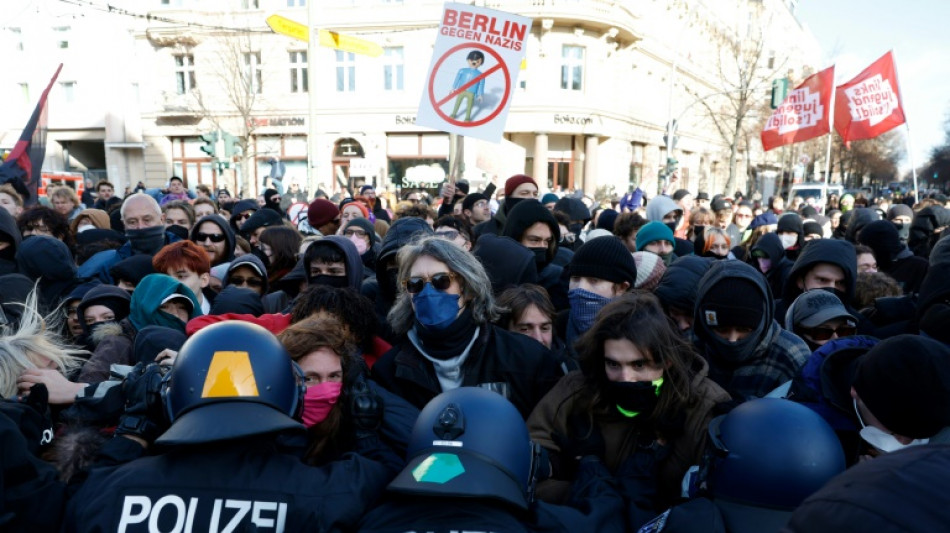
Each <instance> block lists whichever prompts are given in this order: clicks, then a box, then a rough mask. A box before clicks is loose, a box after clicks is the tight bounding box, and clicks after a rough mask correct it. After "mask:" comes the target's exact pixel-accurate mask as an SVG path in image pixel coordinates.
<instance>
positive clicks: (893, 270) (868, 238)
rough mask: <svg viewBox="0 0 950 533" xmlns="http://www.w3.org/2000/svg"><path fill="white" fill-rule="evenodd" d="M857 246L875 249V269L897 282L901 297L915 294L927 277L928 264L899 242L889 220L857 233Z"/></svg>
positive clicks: (881, 221) (896, 231)
mask: <svg viewBox="0 0 950 533" xmlns="http://www.w3.org/2000/svg"><path fill="white" fill-rule="evenodd" d="M858 243H860V244H863V245H865V246H868V247H869V248H871V249H872V250H874V259H875V260H876V261H877V268H878V269H879V270H880V271H881V272H884V273H885V274H887V275H889V276H891V277H892V278H894V279H895V280H897V283H898V285H900V286H901V289H902V290H903V291H904V294H914V293H916V292H918V291H919V290H920V284H921V283H923V281H924V276H926V275H927V268H928V267H929V263H928V262H927V260H926V259H924V258H923V257H918V256H915V255H914V253H913V252H911V251H910V250H909V249H908V248H907V245H905V244H903V243H901V240H900V234H899V233H898V230H897V227H896V226H895V225H894V223H893V222H891V221H889V220H875V221H874V222H871V223H870V224H868V225H866V226H864V228H863V229H862V230H861V233H859V234H858Z"/></svg>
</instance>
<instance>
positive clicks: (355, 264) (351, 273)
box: [304, 235, 363, 291]
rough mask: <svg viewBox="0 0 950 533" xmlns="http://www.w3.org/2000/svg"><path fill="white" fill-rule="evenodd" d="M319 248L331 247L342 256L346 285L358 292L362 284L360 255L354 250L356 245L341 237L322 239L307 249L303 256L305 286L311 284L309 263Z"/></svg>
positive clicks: (331, 236) (333, 236) (334, 236)
mask: <svg viewBox="0 0 950 533" xmlns="http://www.w3.org/2000/svg"><path fill="white" fill-rule="evenodd" d="M321 246H331V247H333V248H336V249H337V250H339V252H340V253H342V254H343V257H344V258H345V259H344V263H345V265H346V278H347V285H348V286H349V287H350V288H351V289H353V290H355V291H359V290H360V287H361V286H362V284H363V261H362V260H361V259H360V254H359V252H358V251H357V250H356V245H355V244H353V243H352V242H351V241H350V240H349V239H347V238H346V237H343V236H341V235H330V236H329V237H324V238H322V239H320V240H319V241H315V242H314V243H313V244H311V245H310V247H309V248H307V253H306V254H305V255H304V274H305V275H306V277H307V284H308V285H312V284H313V277H312V276H311V275H310V261H311V258H312V257H313V252H314V251H315V250H318V249H319V248H320V247H321Z"/></svg>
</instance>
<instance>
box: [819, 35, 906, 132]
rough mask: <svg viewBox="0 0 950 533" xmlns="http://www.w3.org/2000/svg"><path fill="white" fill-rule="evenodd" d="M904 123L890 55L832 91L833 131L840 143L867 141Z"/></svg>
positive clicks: (902, 109)
mask: <svg viewBox="0 0 950 533" xmlns="http://www.w3.org/2000/svg"><path fill="white" fill-rule="evenodd" d="M903 123H904V105H903V104H902V103H901V95H900V90H899V88H898V84H897V69H896V68H895V67H894V56H892V55H891V52H888V53H886V54H884V55H883V56H882V57H881V58H880V59H878V60H877V61H875V62H874V63H871V66H869V67H868V68H866V69H864V71H863V72H861V73H860V74H858V75H857V76H855V77H854V79H852V80H851V81H849V82H848V83H845V84H844V85H839V86H838V87H837V88H836V89H835V131H837V132H838V135H840V136H841V139H842V140H843V141H844V142H846V143H847V142H850V141H860V140H862V139H871V138H874V137H877V136H878V135H880V134H882V133H884V132H886V131H888V130H891V129H894V128H896V127H897V126H900V125H901V124H903Z"/></svg>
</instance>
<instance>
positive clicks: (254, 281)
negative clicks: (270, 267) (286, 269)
mask: <svg viewBox="0 0 950 533" xmlns="http://www.w3.org/2000/svg"><path fill="white" fill-rule="evenodd" d="M228 285H234V286H236V287H241V286H243V285H246V286H248V287H254V288H259V287H263V286H264V282H263V281H262V280H261V278H239V277H237V276H231V277H230V278H228Z"/></svg>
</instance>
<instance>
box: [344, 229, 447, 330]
mask: <svg viewBox="0 0 950 533" xmlns="http://www.w3.org/2000/svg"><path fill="white" fill-rule="evenodd" d="M432 233H433V231H432V228H431V227H430V226H429V224H427V223H426V221H425V220H422V219H420V218H414V217H410V218H400V219H397V220H395V221H393V225H392V226H390V228H389V231H388V232H387V233H386V236H385V237H383V241H382V242H381V243H380V245H379V254H378V255H377V256H376V277H375V278H369V279H367V280H365V281H364V282H363V285H362V287H361V289H360V293H361V294H362V295H363V296H366V297H367V298H369V299H370V300H372V301H373V303H374V306H375V308H376V318H377V320H378V321H379V322H378V323H379V330H380V331H379V336H380V337H382V338H383V339H384V340H385V341H386V342H389V343H390V344H392V343H393V342H394V341H395V334H394V333H393V331H392V329H391V328H390V327H389V323H388V322H387V321H386V315H387V314H388V313H389V310H390V308H392V306H393V304H394V303H395V301H396V295H397V293H398V287H397V286H396V278H397V274H398V271H399V261H398V258H397V254H398V253H399V250H400V249H402V247H403V246H405V245H407V244H409V243H411V242H412V241H413V240H414V239H416V238H418V237H421V236H425V235H432Z"/></svg>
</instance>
